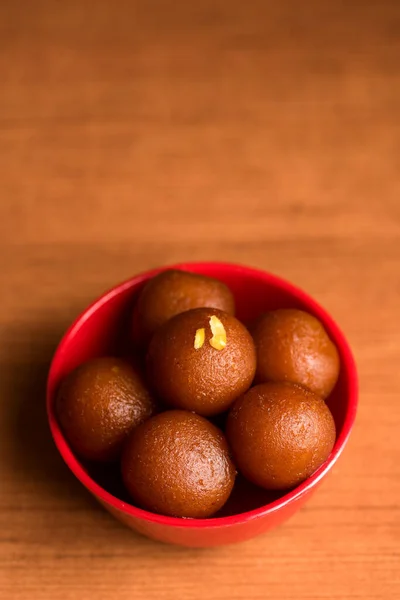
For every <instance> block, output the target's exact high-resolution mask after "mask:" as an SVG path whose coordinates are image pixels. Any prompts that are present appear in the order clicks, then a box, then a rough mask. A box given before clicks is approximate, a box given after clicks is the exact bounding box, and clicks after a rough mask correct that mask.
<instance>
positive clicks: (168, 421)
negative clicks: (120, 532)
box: [121, 410, 236, 518]
mask: <svg viewBox="0 0 400 600" xmlns="http://www.w3.org/2000/svg"><path fill="white" fill-rule="evenodd" d="M121 469H122V477H123V481H124V483H125V486H126V489H127V490H128V492H129V494H130V495H131V496H132V498H133V500H134V501H135V502H137V503H138V504H139V505H140V506H141V507H143V508H145V509H147V510H150V511H152V512H155V513H159V514H162V515H169V516H173V517H191V518H204V517H210V516H211V515H213V514H214V513H215V512H217V511H218V510H219V509H220V508H221V507H222V506H223V505H224V504H225V502H226V501H227V499H228V498H229V495H230V493H231V491H232V488H233V485H234V481H235V475H236V471H235V467H234V465H233V463H232V461H231V459H230V457H229V450H228V445H227V442H226V439H225V436H224V434H223V433H222V431H220V430H219V429H218V428H217V427H215V426H214V425H213V424H212V423H210V422H209V421H207V419H204V418H203V417H200V416H199V415H196V414H193V413H190V412H187V411H182V410H170V411H166V412H164V413H160V414H158V415H156V416H154V417H152V418H151V419H149V420H148V421H146V422H145V423H143V424H142V425H139V427H137V428H136V429H135V430H134V431H133V432H132V434H131V435H130V436H129V438H128V441H127V443H126V446H125V448H124V451H123V454H122V463H121Z"/></svg>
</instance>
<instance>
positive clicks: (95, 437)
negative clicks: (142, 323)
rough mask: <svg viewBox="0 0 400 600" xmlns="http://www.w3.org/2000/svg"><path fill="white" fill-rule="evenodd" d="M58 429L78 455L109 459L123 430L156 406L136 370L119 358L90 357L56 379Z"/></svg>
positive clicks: (123, 437)
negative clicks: (63, 377) (91, 358)
mask: <svg viewBox="0 0 400 600" xmlns="http://www.w3.org/2000/svg"><path fill="white" fill-rule="evenodd" d="M56 409H57V414H58V418H59V421H60V424H61V427H62V429H63V431H64V433H65V436H66V437H67V439H68V441H69V443H70V444H71V447H72V449H73V450H74V451H75V452H76V453H77V454H79V456H81V457H82V458H86V459H88V460H95V461H112V460H114V459H116V458H117V457H118V456H119V454H120V452H121V449H122V445H123V443H124V442H125V440H126V438H127V436H128V434H129V433H130V432H131V430H132V429H133V428H134V427H136V426H137V425H139V423H141V422H142V421H144V420H145V419H147V418H148V417H150V416H151V415H152V414H154V412H155V409H156V405H155V403H154V401H153V399H152V397H151V395H150V392H149V391H148V389H147V387H146V385H145V383H144V381H143V379H142V377H141V375H140V374H139V372H138V371H137V370H136V369H135V368H134V367H132V366H131V365H130V364H128V363H127V362H125V361H123V360H121V359H119V358H111V357H104V358H96V359H93V360H90V361H88V362H86V363H84V364H83V365H81V366H80V367H78V368H77V369H75V370H74V371H72V373H70V375H68V377H67V378H66V379H65V380H64V381H63V382H62V384H61V386H60V389H59V392H58V395H57V404H56Z"/></svg>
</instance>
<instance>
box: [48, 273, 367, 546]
mask: <svg viewBox="0 0 400 600" xmlns="http://www.w3.org/2000/svg"><path fill="white" fill-rule="evenodd" d="M165 268H167V267H164V268H162V269H156V270H153V271H149V272H147V273H143V274H141V275H138V276H136V277H134V278H133V279H130V280H129V281H127V282H125V283H122V284H121V285H118V286H117V287H115V288H113V289H112V290H110V291H109V292H107V293H106V294H105V295H104V296H102V297H101V298H100V299H99V300H97V301H96V302H94V303H93V304H92V305H91V306H90V307H89V308H88V309H86V310H85V311H84V312H83V313H82V315H81V316H80V317H78V319H77V320H76V321H75V323H74V324H73V325H72V326H71V327H70V329H69V330H68V331H67V333H66V334H65V336H64V337H63V339H62V340H61V343H60V345H59V346H58V349H57V351H56V353H55V355H54V358H53V361H52V363H51V367H50V372H49V376H48V382H47V412H48V419H49V424H50V429H51V433H52V435H53V438H54V441H55V443H56V446H57V448H58V450H59V452H60V454H61V456H62V457H63V459H64V461H65V462H66V464H67V465H68V467H69V468H70V469H71V471H72V472H73V473H74V475H75V476H76V477H77V478H78V479H79V481H80V482H81V483H82V484H83V485H84V486H85V487H86V488H87V489H88V490H89V492H91V493H92V494H93V496H95V498H97V500H98V501H99V502H100V503H101V504H102V505H103V506H104V507H105V508H106V509H107V510H108V511H109V512H110V513H111V514H112V515H114V516H115V517H116V518H117V519H118V520H120V521H122V522H123V523H125V524H126V525H128V526H129V527H131V528H132V529H134V530H135V531H137V532H140V533H142V534H144V535H146V536H148V537H150V538H153V539H155V540H160V541H163V542H169V543H173V544H180V545H183V546H193V547H201V546H216V545H221V544H229V543H232V542H239V541H242V540H246V539H249V538H252V537H254V536H256V535H258V534H260V533H263V532H265V531H267V530H269V529H271V528H272V527H275V526H276V525H278V524H280V523H282V522H283V521H285V520H286V519H287V518H288V517H290V516H291V515H292V514H294V513H295V512H296V511H297V510H299V508H300V507H301V506H302V505H303V504H304V503H305V501H306V500H307V498H309V496H310V494H311V492H312V491H313V490H315V488H316V487H317V486H318V485H319V484H320V483H321V481H322V479H323V478H324V477H325V475H326V474H327V473H328V471H330V469H331V468H332V466H333V465H334V463H335V462H336V461H337V459H338V458H339V456H340V454H341V452H342V450H343V448H344V446H345V445H346V442H347V440H348V438H349V435H350V431H351V429H352V427H353V423H354V419H355V415H356V408H357V399H358V385H357V373H356V366H355V362H354V359H353V356H352V353H351V350H350V348H349V345H348V343H347V341H346V339H345V337H344V335H343V334H342V332H341V331H340V329H339V328H338V326H337V325H336V323H335V322H334V321H333V319H332V318H331V317H330V316H329V315H328V314H327V313H326V312H325V311H324V310H323V309H322V308H321V307H320V306H319V305H318V304H317V303H316V302H315V301H314V300H313V299H312V298H310V296H308V295H307V294H305V293H304V292H303V291H301V290H299V289H298V288H296V287H294V286H293V285H292V284H290V283H288V282H286V281H284V280H282V279H280V278H278V277H276V276H275V275H271V274H269V273H265V272H263V271H258V270H256V269H252V268H249V267H244V266H239V265H233V264H225V263H187V264H180V265H174V267H173V268H178V269H184V270H188V271H193V272H195V273H202V274H204V275H209V276H212V277H216V278H218V279H220V280H221V281H224V282H225V283H226V284H227V285H228V286H229V287H230V288H231V290H232V292H233V294H234V296H235V299H236V306H237V316H238V317H239V319H242V320H243V321H245V322H246V321H249V320H251V319H253V318H254V317H255V316H257V315H258V314H259V313H261V312H262V311H265V310H269V309H275V308H284V307H291V308H301V309H304V310H307V311H309V312H311V313H313V314H314V315H315V316H316V317H318V318H319V319H320V320H321V321H322V322H323V324H324V326H325V327H326V329H327V331H328V332H329V334H330V336H331V338H332V339H333V341H334V342H335V344H336V345H337V347H338V349H339V353H340V357H341V372H340V377H339V381H338V383H337V385H336V387H335V389H334V391H333V393H332V394H331V396H330V397H329V399H328V401H327V402H328V404H329V406H330V408H331V411H332V414H333V416H334V419H335V422H336V427H337V439H336V443H335V446H334V448H333V451H332V453H331V455H330V456H329V458H328V460H327V461H326V462H325V463H324V464H323V465H322V466H321V467H320V468H319V469H318V471H316V472H315V473H314V475H312V477H310V478H308V479H307V480H306V481H304V482H303V483H302V484H301V485H299V486H298V487H296V488H295V489H293V490H291V491H289V492H287V493H285V494H281V495H280V496H277V495H276V494H275V495H270V494H268V492H262V491H261V490H259V489H258V488H255V487H253V486H251V485H249V484H246V483H245V482H243V481H242V482H240V481H239V485H238V486H236V490H235V492H234V494H233V495H232V497H231V499H230V501H228V504H227V506H226V507H224V509H223V511H222V512H221V514H220V516H216V517H213V518H211V519H178V518H174V517H165V516H162V515H158V514H153V513H150V512H147V511H145V510H142V509H141V508H137V507H136V506H133V505H132V504H130V502H129V499H128V498H127V497H126V495H125V492H124V490H123V488H122V486H121V484H120V481H119V477H118V474H117V471H118V468H117V467H115V466H114V473H108V475H107V473H106V474H104V472H103V471H101V470H100V471H98V472H97V473H96V472H94V471H93V468H92V467H90V466H88V465H86V464H84V463H82V462H81V461H80V460H79V458H77V457H76V456H75V454H74V453H73V451H72V450H71V448H70V446H69V444H68V442H67V440H66V439H65V437H64V435H63V432H62V431H61V429H60V427H59V424H58V422H57V418H56V415H55V409H54V406H55V402H54V400H55V393H56V391H57V388H58V385H59V383H60V381H61V380H62V379H63V377H65V376H66V375H67V374H68V373H69V372H70V371H71V370H72V369H74V368H75V367H76V366H78V365H79V364H81V363H82V362H84V361H86V360H88V359H90V358H93V357H95V356H101V355H104V354H113V353H114V354H115V353H118V354H120V353H121V351H122V353H123V352H124V351H126V350H127V347H126V346H125V344H126V341H127V339H128V337H129V336H128V335H127V332H129V330H130V315H131V310H132V306H133V304H134V302H135V298H136V296H137V293H138V291H139V290H140V288H141V287H142V285H143V283H144V282H145V281H146V280H147V279H149V278H150V277H152V276H153V275H155V274H157V273H159V272H160V271H162V270H165ZM168 268H171V267H168ZM125 336H126V338H125ZM121 349H122V350H121Z"/></svg>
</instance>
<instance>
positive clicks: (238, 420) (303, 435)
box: [226, 383, 336, 490]
mask: <svg viewBox="0 0 400 600" xmlns="http://www.w3.org/2000/svg"><path fill="white" fill-rule="evenodd" d="M226 435H227V439H228V442H229V444H230V447H231V450H232V456H233V460H234V461H235V464H236V466H237V468H238V470H239V471H240V472H241V473H242V474H243V475H244V476H245V477H246V478H247V479H249V481H251V482H252V483H255V484H256V485H259V486H260V487H263V488H265V489H270V490H285V489H289V488H292V487H294V486H296V485H298V484H299V483H301V482H302V481H304V480H305V479H306V478H307V477H309V476H310V475H312V474H313V473H314V472H315V471H316V470H317V469H318V467H320V466H321V465H322V464H323V463H324V462H325V460H326V459H327V458H328V456H329V454H330V453H331V451H332V448H333V446H334V443H335V437H336V429H335V422H334V420H333V417H332V415H331V412H330V410H329V408H328V407H327V405H326V404H325V402H324V401H323V400H322V398H320V397H319V396H317V395H316V394H314V393H313V392H311V391H310V390H307V389H305V388H302V387H301V386H298V385H295V384H291V383H263V384H260V385H256V386H255V387H253V388H251V389H250V390H249V391H248V392H247V393H246V394H244V395H243V396H242V397H241V398H239V399H238V400H237V401H236V402H235V404H234V405H233V407H232V409H231V411H230V413H229V415H228V420H227V426H226Z"/></svg>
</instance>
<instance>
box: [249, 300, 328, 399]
mask: <svg viewBox="0 0 400 600" xmlns="http://www.w3.org/2000/svg"><path fill="white" fill-rule="evenodd" d="M251 332H252V335H253V339H254V342H255V345H256V349H257V373H256V381H257V382H258V383H262V382H264V381H289V382H291V383H298V384H299V385H303V386H304V387H307V388H308V389H309V390H311V391H312V392H315V393H316V394H318V395H320V396H322V398H324V399H325V398H327V397H328V396H329V394H330V393H331V391H332V390H333V388H334V386H335V384H336V381H337V379H338V376H339V369H340V364H339V354H338V351H337V349H336V346H335V345H334V343H333V342H332V341H331V340H330V338H329V336H328V334H327V332H326V331H325V329H324V327H323V325H322V323H320V321H318V319H316V318H315V317H313V316H312V315H310V314H309V313H306V312H304V311H302V310H295V309H279V310H273V311H270V312H268V313H266V314H264V315H262V316H261V317H260V318H259V319H258V320H257V322H256V323H255V325H254V326H253V328H252V330H251Z"/></svg>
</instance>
